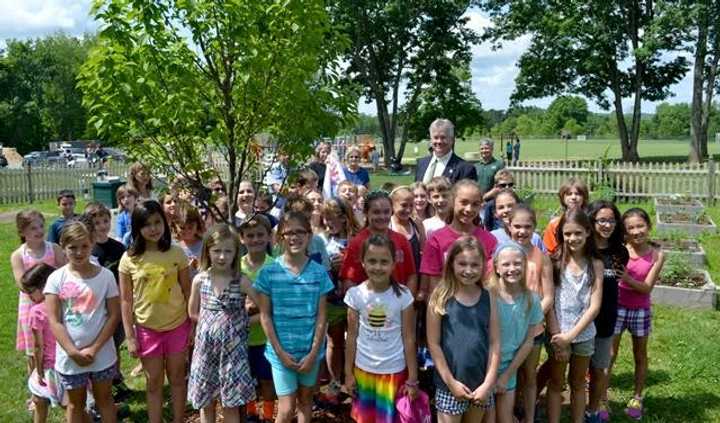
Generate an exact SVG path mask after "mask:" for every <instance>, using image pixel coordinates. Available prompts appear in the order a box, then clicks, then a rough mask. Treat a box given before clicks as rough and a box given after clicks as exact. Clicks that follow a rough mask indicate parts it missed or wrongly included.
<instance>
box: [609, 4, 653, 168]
mask: <svg viewBox="0 0 720 423" xmlns="http://www.w3.org/2000/svg"><path fill="white" fill-rule="evenodd" d="M650 4H651V2H649V3H648V5H647V7H648V8H649V9H650V8H651V7H652V6H651V5H650ZM639 9H640V5H639V4H638V2H632V3H631V4H630V5H629V6H628V12H629V14H630V16H629V22H628V35H629V38H630V42H631V43H632V47H633V50H637V49H638V47H639V44H640V34H639V32H640V23H639V19H640V16H641V15H642V12H641V11H640V10H639ZM644 74H645V63H644V62H643V61H642V60H641V59H640V58H639V57H638V56H635V78H634V79H635V84H634V87H633V88H634V93H633V94H634V99H633V100H634V101H633V114H632V122H631V123H630V132H629V133H628V131H627V126H626V124H625V116H622V125H623V126H625V134H626V135H625V141H624V142H623V139H622V136H621V137H620V142H622V143H623V144H624V146H623V160H625V161H631V162H637V161H638V160H640V157H639V156H638V153H637V144H638V138H639V137H640V119H641V118H642V113H641V101H642V86H643V77H644ZM615 103H616V113H617V105H618V103H619V104H620V112H621V114H622V96H621V94H620V92H619V91H618V92H617V93H616V95H615ZM620 122H621V121H620V116H618V125H620ZM618 129H620V128H618Z"/></svg>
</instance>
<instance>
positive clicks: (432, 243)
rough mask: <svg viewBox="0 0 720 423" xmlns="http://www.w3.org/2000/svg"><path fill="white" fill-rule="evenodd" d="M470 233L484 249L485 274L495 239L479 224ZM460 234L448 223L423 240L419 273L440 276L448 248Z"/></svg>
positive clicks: (490, 259)
mask: <svg viewBox="0 0 720 423" xmlns="http://www.w3.org/2000/svg"><path fill="white" fill-rule="evenodd" d="M472 235H473V236H474V237H475V238H477V240H478V242H480V245H482V246H483V248H484V249H485V256H486V258H487V261H486V266H485V273H486V274H487V273H488V272H490V271H491V270H492V255H493V253H494V252H495V246H496V245H497V240H496V239H495V237H494V236H492V234H490V232H488V231H486V230H485V229H483V228H481V227H479V226H478V227H476V228H475V230H473V232H472ZM461 236H462V234H460V233H458V232H455V230H454V229H453V228H452V227H451V226H450V225H447V226H445V227H444V228H441V229H438V230H437V231H435V232H433V234H432V236H431V237H430V239H428V240H427V242H425V249H424V250H423V255H422V261H421V262H420V273H422V274H424V275H428V276H441V275H442V271H443V264H445V259H446V258H447V253H448V250H449V249H450V246H451V245H452V244H453V242H455V240H457V239H458V238H460V237H461Z"/></svg>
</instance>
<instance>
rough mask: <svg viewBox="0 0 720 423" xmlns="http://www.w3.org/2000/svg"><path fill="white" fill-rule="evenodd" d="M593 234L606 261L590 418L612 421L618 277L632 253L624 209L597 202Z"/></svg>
mask: <svg viewBox="0 0 720 423" xmlns="http://www.w3.org/2000/svg"><path fill="white" fill-rule="evenodd" d="M588 216H589V217H590V220H591V221H592V224H593V237H594V238H595V245H596V247H597V251H598V254H599V256H600V258H601V259H602V261H603V266H604V270H603V293H602V302H601V303H600V312H599V313H598V316H597V317H596V318H595V329H596V330H597V334H596V335H595V352H594V353H593V356H592V358H591V359H590V397H589V398H590V401H589V403H588V407H587V411H586V412H585V414H586V421H608V420H609V419H610V415H609V407H608V404H607V386H608V368H609V367H610V357H611V352H612V341H613V335H614V332H615V321H616V319H617V311H618V280H619V279H620V277H622V274H623V273H624V272H625V266H627V263H628V260H629V259H630V255H629V253H628V250H627V248H625V246H624V245H623V239H624V236H625V235H624V233H623V225H622V224H621V222H620V211H619V210H618V209H617V207H616V206H615V204H613V203H612V202H610V201H604V200H598V201H593V202H592V203H590V205H589V206H588Z"/></svg>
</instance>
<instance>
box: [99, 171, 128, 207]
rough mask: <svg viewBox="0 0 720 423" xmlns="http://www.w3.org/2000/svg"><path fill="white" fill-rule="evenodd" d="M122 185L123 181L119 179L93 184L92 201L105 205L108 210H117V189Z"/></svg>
mask: <svg viewBox="0 0 720 423" xmlns="http://www.w3.org/2000/svg"><path fill="white" fill-rule="evenodd" d="M123 184H125V181H124V180H123V179H120V178H118V179H113V180H109V181H95V182H93V184H92V188H93V200H95V201H99V202H101V203H103V204H105V206H107V208H109V209H114V208H117V206H118V202H117V189H118V188H119V187H120V185H123Z"/></svg>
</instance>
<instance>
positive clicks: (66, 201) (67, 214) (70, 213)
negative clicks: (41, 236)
mask: <svg viewBox="0 0 720 423" xmlns="http://www.w3.org/2000/svg"><path fill="white" fill-rule="evenodd" d="M57 204H58V208H59V209H60V214H61V216H60V217H59V218H58V219H56V220H55V221H54V222H53V223H52V225H50V229H48V236H47V239H48V241H50V242H53V243H55V244H57V243H59V242H60V232H61V231H62V228H63V226H65V223H66V222H67V221H69V220H71V219H72V218H74V217H76V216H77V215H76V214H75V194H74V193H73V192H72V191H70V190H69V189H64V190H62V191H60V192H59V193H58V196H57Z"/></svg>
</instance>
